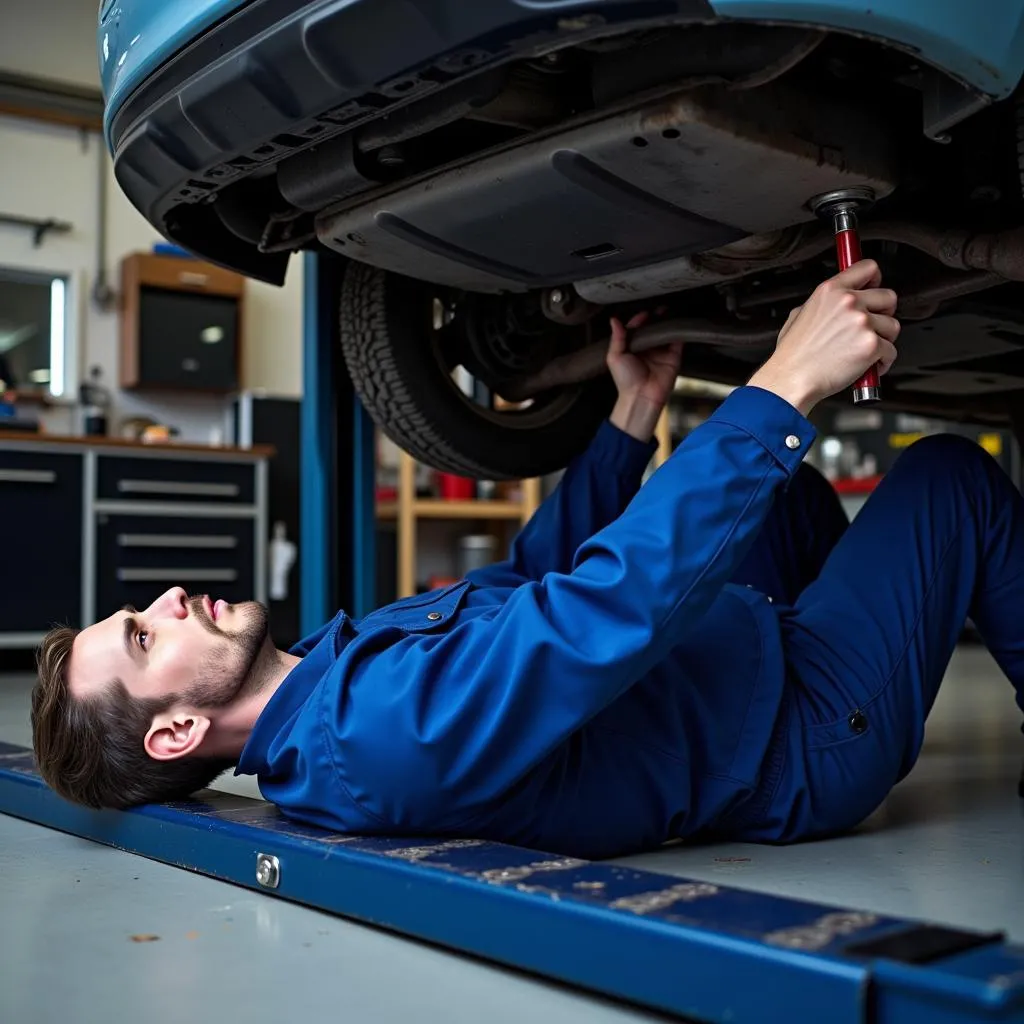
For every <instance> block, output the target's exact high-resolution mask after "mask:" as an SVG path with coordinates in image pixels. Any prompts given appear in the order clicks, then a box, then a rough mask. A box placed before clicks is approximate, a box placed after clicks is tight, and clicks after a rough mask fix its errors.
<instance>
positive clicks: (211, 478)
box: [97, 455, 256, 505]
mask: <svg viewBox="0 0 1024 1024" xmlns="http://www.w3.org/2000/svg"><path fill="white" fill-rule="evenodd" d="M97 497H98V498H99V500H101V501H146V502H176V503H177V502H190V503H195V502H208V503H210V504H242V505H251V504H253V503H254V502H255V500H256V470H255V467H254V466H253V465H251V464H249V463H238V462H219V461H215V460H208V461H202V460H195V461H192V460H187V459H162V458H141V459H138V458H136V459H133V458H126V457H124V456H109V455H101V456H100V458H99V459H98V460H97Z"/></svg>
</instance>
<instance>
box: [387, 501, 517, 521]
mask: <svg viewBox="0 0 1024 1024" xmlns="http://www.w3.org/2000/svg"><path fill="white" fill-rule="evenodd" d="M412 514H413V515H414V516H416V517H417V518H418V519H522V517H523V507H522V505H520V503H519V502H518V501H489V500H488V501H454V500H451V501H450V500H447V499H444V498H417V499H416V501H414V502H413V506H412ZM377 515H378V517H379V518H381V519H397V518H398V503H397V502H394V501H382V502H380V503H378V505H377Z"/></svg>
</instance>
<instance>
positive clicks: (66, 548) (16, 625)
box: [0, 450, 82, 633]
mask: <svg viewBox="0 0 1024 1024" xmlns="http://www.w3.org/2000/svg"><path fill="white" fill-rule="evenodd" d="M0 529H2V535H3V539H4V545H3V547H4V552H3V560H2V562H3V575H4V581H5V584H6V585H5V586H4V587H3V588H0V632H3V633H42V632H45V631H46V630H48V629H49V628H50V627H51V626H53V625H54V624H56V623H62V624H63V623H67V624H69V625H73V626H77V625H80V624H81V618H82V575H81V573H82V460H81V457H80V456H77V455H49V454H45V453H42V452H40V453H38V454H37V453H35V452H20V451H18V452H12V451H3V450H0Z"/></svg>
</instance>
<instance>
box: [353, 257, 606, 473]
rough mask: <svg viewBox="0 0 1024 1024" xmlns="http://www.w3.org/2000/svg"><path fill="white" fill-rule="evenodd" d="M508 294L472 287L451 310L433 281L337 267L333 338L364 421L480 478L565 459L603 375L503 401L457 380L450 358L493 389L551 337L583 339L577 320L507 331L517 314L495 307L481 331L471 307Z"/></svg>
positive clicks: (601, 401) (590, 417)
mask: <svg viewBox="0 0 1024 1024" xmlns="http://www.w3.org/2000/svg"><path fill="white" fill-rule="evenodd" d="M507 301H509V300H506V299H498V298H496V297H493V298H492V297H474V296H471V297H469V298H468V299H467V300H465V301H464V302H462V303H461V304H460V305H456V306H454V307H453V306H452V305H451V304H450V303H451V302H452V300H451V298H450V297H449V296H445V295H443V294H442V293H441V290H440V289H437V288H435V287H434V286H432V285H428V284H425V283H423V282H419V281H414V280H412V279H410V278H406V277H402V276H400V275H397V274H393V273H390V272H388V271H382V270H379V269H377V268H376V267H370V266H367V265H365V264H361V263H350V264H349V265H348V267H347V268H346V271H345V279H344V283H343V287H342V294H341V346H342V351H343V354H344V358H345V362H346V364H347V366H348V370H349V374H350V375H351V378H352V382H353V385H354V387H355V390H356V393H357V394H358V396H359V398H360V399H361V401H362V403H363V405H364V406H365V407H366V409H367V411H368V412H369V414H370V417H371V418H372V419H373V421H374V423H376V425H377V426H378V427H379V428H380V429H381V430H382V431H383V432H384V433H385V434H386V435H387V436H388V437H389V438H391V440H392V441H394V442H395V444H397V445H398V446H399V447H400V448H403V449H405V450H406V451H407V452H409V453H410V454H411V455H412V456H414V457H415V458H416V459H418V460H419V461H421V462H423V463H425V464H427V465H429V466H432V467H434V468H436V469H439V470H442V471H445V472H450V473H455V474H458V475H461V476H468V477H475V478H478V479H484V480H508V479H522V478H527V477H534V476H541V475H543V474H546V473H551V472H555V471H557V470H560V469H562V468H564V467H565V465H566V464H567V463H568V462H569V461H570V460H571V459H572V458H573V456H575V455H576V454H577V453H579V452H580V451H581V450H582V449H583V448H585V447H586V445H587V444H588V443H589V441H590V440H591V438H592V437H593V436H594V433H595V431H596V430H597V428H598V426H599V425H600V423H601V421H602V420H603V419H604V418H605V417H607V415H608V413H609V412H610V411H611V407H612V404H613V402H614V399H615V390H614V385H613V383H612V381H611V378H610V376H609V375H607V374H605V375H603V376H601V377H599V378H597V379H595V380H590V381H587V382H585V383H582V384H578V385H571V386H567V387H564V388H560V389H557V390H553V391H552V392H550V393H547V394H544V395H540V396H536V397H535V398H534V399H533V400H532V401H531V402H529V403H520V405H518V406H514V407H509V408H503V407H497V408H496V407H495V404H496V403H494V402H493V401H490V400H486V401H479V400H475V399H474V397H472V396H470V395H467V394H466V392H465V391H464V390H463V389H462V388H460V386H459V384H458V383H457V381H456V379H455V373H454V371H455V370H456V369H457V368H458V367H460V366H462V367H465V368H466V369H467V370H468V371H469V372H470V373H471V374H473V377H474V379H475V380H477V381H479V380H480V377H481V376H482V377H483V378H484V383H486V384H487V385H488V391H489V392H491V393H493V391H497V392H498V393H499V394H500V378H501V375H502V373H503V372H504V373H505V374H506V375H507V374H511V373H514V372H521V373H525V372H528V371H529V370H531V369H535V368H536V361H537V359H538V358H540V355H539V353H541V352H542V353H543V358H544V359H545V360H546V359H549V358H551V356H552V355H554V354H556V352H555V348H554V346H558V345H561V346H563V347H562V349H561V351H564V346H565V345H566V344H567V343H568V344H570V345H572V344H575V343H577V342H578V343H580V344H582V343H585V342H586V341H587V340H588V339H589V334H588V333H587V331H586V328H585V327H568V326H563V325H559V324H555V323H552V322H551V321H547V320H546V321H544V322H543V323H538V320H539V318H534V319H533V320H531V321H530V323H529V326H530V330H529V331H527V330H520V331H519V334H518V335H517V334H516V328H517V326H518V325H519V323H520V322H521V320H522V318H521V320H520V321H517V320H516V319H515V317H511V318H510V317H509V316H507V315H504V314H502V315H498V316H491V317H490V319H488V320H487V321H486V326H485V327H483V328H481V317H480V315H478V314H479V310H480V304H481V303H483V304H484V305H485V306H486V304H487V303H491V305H490V306H489V307H486V308H489V309H491V310H494V309H496V308H497V306H496V304H497V303H499V302H507ZM453 310H454V311H453ZM474 310H476V313H477V315H474V312H473V311H474ZM495 323H500V324H502V325H505V326H506V327H507V326H508V325H509V324H511V327H512V330H511V331H510V330H495V329H494V324H495ZM526 334H529V338H526V337H525V335H526ZM552 339H553V340H552ZM484 348H486V351H484V350H483V349H484ZM501 359H504V360H505V362H504V363H503V364H501V365H499V363H500V361H501ZM531 360H532V362H531ZM506 379H507V377H506ZM492 388H493V390H492Z"/></svg>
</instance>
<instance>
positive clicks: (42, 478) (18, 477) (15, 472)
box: [0, 469, 57, 484]
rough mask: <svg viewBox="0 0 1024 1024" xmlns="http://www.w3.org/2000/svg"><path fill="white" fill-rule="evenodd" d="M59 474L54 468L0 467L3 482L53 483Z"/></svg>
mask: <svg viewBox="0 0 1024 1024" xmlns="http://www.w3.org/2000/svg"><path fill="white" fill-rule="evenodd" d="M56 482H57V474H56V473H55V472H54V471H53V470H52V469H0V483H3V484H52V483H56Z"/></svg>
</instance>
